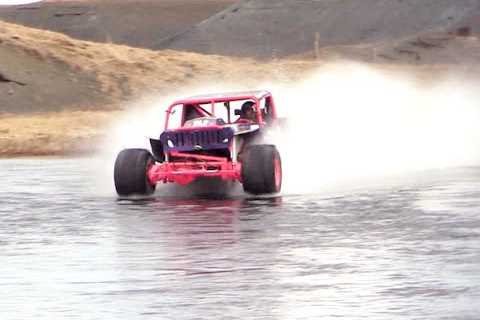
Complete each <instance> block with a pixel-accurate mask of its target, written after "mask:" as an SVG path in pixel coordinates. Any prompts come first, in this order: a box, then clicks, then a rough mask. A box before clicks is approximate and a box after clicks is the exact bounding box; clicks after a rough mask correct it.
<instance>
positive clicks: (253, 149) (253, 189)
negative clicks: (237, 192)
mask: <svg viewBox="0 0 480 320" xmlns="http://www.w3.org/2000/svg"><path fill="white" fill-rule="evenodd" d="M241 159H242V182H243V190H245V192H248V193H251V194H255V195H257V194H267V193H277V192H280V190H281V188H282V161H281V159H280V154H279V153H278V151H277V148H275V146H273V145H268V144H258V145H252V146H249V147H247V149H246V150H245V151H243V152H242V155H241Z"/></svg>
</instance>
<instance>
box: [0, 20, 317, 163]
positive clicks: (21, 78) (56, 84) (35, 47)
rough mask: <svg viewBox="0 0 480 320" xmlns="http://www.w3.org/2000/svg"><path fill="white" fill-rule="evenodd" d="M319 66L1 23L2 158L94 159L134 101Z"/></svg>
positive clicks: (291, 75) (291, 77) (289, 76)
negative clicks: (117, 115)
mask: <svg viewBox="0 0 480 320" xmlns="http://www.w3.org/2000/svg"><path fill="white" fill-rule="evenodd" d="M316 65H318V63H317V62H315V61H311V62H301V61H285V62H281V61H278V62H276V63H269V64H266V63H259V62H257V61H254V60H251V59H235V58H228V57H222V56H215V55H201V54H196V53H186V52H177V51H172V50H165V51H151V50H148V49H139V48H132V47H127V46H122V45H114V44H105V43H94V42H87V41H81V40H75V39H72V38H70V37H68V36H65V35H63V34H59V33H54V32H49V31H43V30H37V29H31V28H27V27H23V26H19V25H14V24H9V23H5V22H0V73H1V74H2V77H0V156H12V155H36V154H66V153H76V152H79V151H84V150H88V151H91V150H92V148H93V149H94V146H95V143H94V141H95V140H96V139H99V138H102V137H103V136H104V133H105V125H106V123H108V122H109V121H110V120H112V119H113V118H114V117H113V115H114V114H113V113H111V112H106V111H108V110H118V109H122V108H125V107H126V106H127V105H128V101H131V100H132V99H136V98H139V97H142V96H144V95H149V94H152V93H153V94H156V95H159V94H163V95H166V94H170V93H172V92H178V91H181V89H182V88H184V87H188V86H196V85H202V86H208V84H218V83H223V84H224V85H225V86H226V85H228V84H229V83H230V84H231V85H232V88H239V87H241V86H244V87H246V88H251V87H255V86H256V85H258V84H259V83H261V82H263V81H266V80H269V81H275V80H281V81H296V80H298V79H299V78H300V77H302V75H304V74H305V73H307V72H309V71H311V70H312V69H313V68H314V66H316ZM85 148H86V149H85Z"/></svg>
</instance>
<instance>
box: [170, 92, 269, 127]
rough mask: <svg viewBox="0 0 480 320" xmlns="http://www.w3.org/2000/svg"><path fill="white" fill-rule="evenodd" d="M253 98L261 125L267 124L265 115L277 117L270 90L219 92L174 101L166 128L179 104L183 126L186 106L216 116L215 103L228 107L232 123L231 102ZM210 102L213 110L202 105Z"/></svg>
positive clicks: (229, 119) (229, 121) (228, 120)
mask: <svg viewBox="0 0 480 320" xmlns="http://www.w3.org/2000/svg"><path fill="white" fill-rule="evenodd" d="M264 99H265V105H264V107H263V108H261V102H262V100H264ZM243 100H245V101H246V100H251V101H253V102H254V103H255V110H256V117H257V123H258V124H260V125H264V124H265V122H266V121H265V120H266V119H265V116H266V115H268V117H269V118H270V119H272V120H273V119H276V118H277V112H276V109H275V102H274V100H273V97H272V94H271V93H270V92H268V91H246V92H234V93H231V92H230V93H217V94H211V95H204V96H193V97H188V98H185V99H181V100H177V101H175V102H174V103H172V104H171V105H170V106H169V107H168V109H167V111H166V113H167V116H166V117H165V130H167V129H168V124H169V121H170V115H171V114H172V113H173V109H174V108H175V107H177V106H179V105H183V108H182V116H181V117H182V121H181V126H183V125H184V123H185V121H186V118H185V116H186V115H185V106H186V105H191V106H193V107H194V108H195V109H196V111H197V112H198V113H199V114H202V115H203V116H214V115H215V104H217V103H224V106H225V107H226V108H227V112H228V119H227V122H228V123H231V120H232V119H231V109H230V102H235V101H243ZM205 104H210V106H211V110H210V111H207V110H205V108H203V107H201V106H200V105H205Z"/></svg>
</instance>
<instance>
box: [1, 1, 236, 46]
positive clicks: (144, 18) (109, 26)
mask: <svg viewBox="0 0 480 320" xmlns="http://www.w3.org/2000/svg"><path fill="white" fill-rule="evenodd" d="M234 2H235V1H234V0H160V1H157V0H135V1H133V0H68V1H62V0H50V1H43V2H40V3H33V4H28V5H21V6H6V7H2V6H0V20H3V21H6V22H11V23H16V24H21V25H24V26H27V27H32V28H38V29H45V30H50V31H55V32H61V33H64V34H66V35H68V36H70V37H73V38H76V39H81V40H87V41H95V42H112V43H116V44H125V45H129V46H133V47H143V48H155V47H157V46H158V43H160V42H161V41H162V40H164V39H166V38H168V37H171V36H174V35H176V34H178V33H182V32H184V31H186V30H187V29H188V28H190V27H192V26H193V25H195V24H198V23H200V22H201V21H203V20H205V19H207V18H209V17H210V16H212V15H213V14H215V13H217V12H219V11H221V10H223V9H225V8H226V7H228V6H229V5H231V4H233V3H234Z"/></svg>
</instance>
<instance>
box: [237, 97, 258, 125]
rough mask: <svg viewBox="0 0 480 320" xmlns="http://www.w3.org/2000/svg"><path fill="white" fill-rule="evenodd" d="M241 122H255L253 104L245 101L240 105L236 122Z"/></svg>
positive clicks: (255, 114)
mask: <svg viewBox="0 0 480 320" xmlns="http://www.w3.org/2000/svg"><path fill="white" fill-rule="evenodd" d="M242 121H251V122H256V121H257V113H256V112H255V102H253V101H247V102H244V103H243V104H242V109H241V115H240V118H238V120H237V121H236V122H242Z"/></svg>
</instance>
